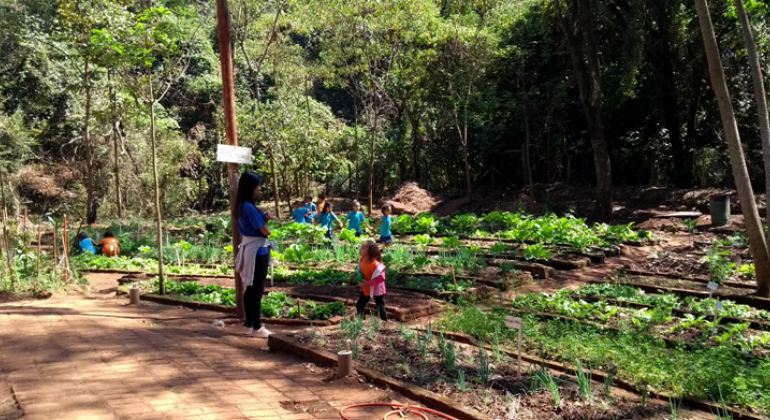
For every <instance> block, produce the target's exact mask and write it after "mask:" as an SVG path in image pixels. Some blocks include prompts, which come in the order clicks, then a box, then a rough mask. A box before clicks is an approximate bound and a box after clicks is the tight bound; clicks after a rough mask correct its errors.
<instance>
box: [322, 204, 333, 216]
mask: <svg viewBox="0 0 770 420" xmlns="http://www.w3.org/2000/svg"><path fill="white" fill-rule="evenodd" d="M321 211H322V212H324V213H326V214H329V213H331V212H332V203H324V207H323V209H321Z"/></svg>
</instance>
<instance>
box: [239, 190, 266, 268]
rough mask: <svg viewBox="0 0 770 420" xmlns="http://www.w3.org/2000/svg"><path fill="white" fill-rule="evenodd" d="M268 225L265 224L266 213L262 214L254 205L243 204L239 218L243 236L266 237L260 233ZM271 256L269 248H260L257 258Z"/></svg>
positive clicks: (240, 230)
mask: <svg viewBox="0 0 770 420" xmlns="http://www.w3.org/2000/svg"><path fill="white" fill-rule="evenodd" d="M266 224H267V223H266V222H265V213H262V211H261V210H260V209H258V208H257V206H255V205H254V204H251V203H243V204H241V217H239V218H238V231H239V232H241V235H243V236H261V237H263V238H264V237H265V234H264V233H262V232H260V229H262V228H263V227H264V226H265V225H266ZM263 255H270V249H269V248H259V251H257V256H258V257H261V256H263Z"/></svg>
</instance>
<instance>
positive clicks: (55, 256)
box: [51, 222, 59, 277]
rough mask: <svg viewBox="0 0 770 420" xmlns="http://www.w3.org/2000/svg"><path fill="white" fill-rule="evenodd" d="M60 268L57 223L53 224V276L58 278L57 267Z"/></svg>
mask: <svg viewBox="0 0 770 420" xmlns="http://www.w3.org/2000/svg"><path fill="white" fill-rule="evenodd" d="M58 266H59V245H58V244H57V243H56V222H53V269H52V270H51V276H52V277H55V276H56V267H58Z"/></svg>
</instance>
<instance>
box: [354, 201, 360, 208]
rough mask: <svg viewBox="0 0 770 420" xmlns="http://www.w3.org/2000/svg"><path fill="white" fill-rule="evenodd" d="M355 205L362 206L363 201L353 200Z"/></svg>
mask: <svg viewBox="0 0 770 420" xmlns="http://www.w3.org/2000/svg"><path fill="white" fill-rule="evenodd" d="M355 206H361V202H360V201H358V200H353V207H355Z"/></svg>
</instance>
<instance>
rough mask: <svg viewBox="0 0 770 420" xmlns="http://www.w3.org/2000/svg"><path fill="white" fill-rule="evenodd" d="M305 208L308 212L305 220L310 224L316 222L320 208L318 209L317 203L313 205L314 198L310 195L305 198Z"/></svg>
mask: <svg viewBox="0 0 770 420" xmlns="http://www.w3.org/2000/svg"><path fill="white" fill-rule="evenodd" d="M305 208H306V209H307V210H308V213H307V217H306V218H305V220H306V221H308V222H311V221H313V220H315V216H316V212H317V211H318V207H316V205H315V203H313V197H311V196H309V195H308V196H307V197H305Z"/></svg>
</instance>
